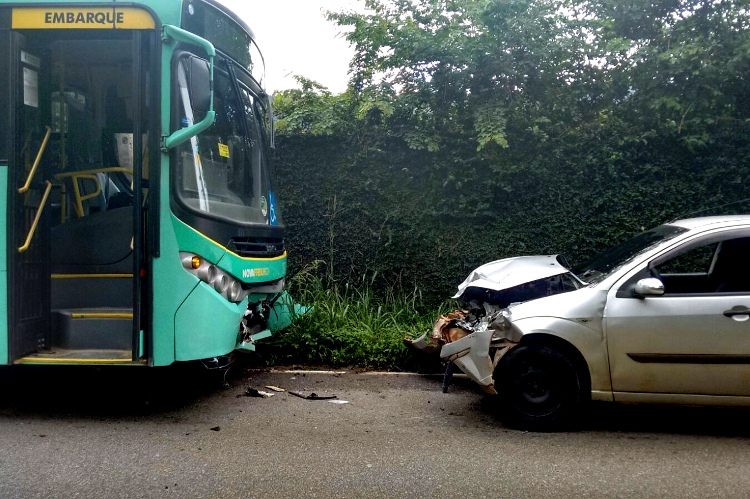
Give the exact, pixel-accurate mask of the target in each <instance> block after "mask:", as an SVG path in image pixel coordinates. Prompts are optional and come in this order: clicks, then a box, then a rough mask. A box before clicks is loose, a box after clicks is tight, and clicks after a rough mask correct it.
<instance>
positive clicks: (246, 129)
mask: <svg viewBox="0 0 750 499" xmlns="http://www.w3.org/2000/svg"><path fill="white" fill-rule="evenodd" d="M230 64H232V63H230V62H229V61H228V60H226V59H225V60H221V61H220V63H219V64H217V67H216V70H215V76H214V110H215V112H216V120H215V122H214V124H213V125H212V126H211V127H210V128H209V129H208V130H206V131H205V132H203V133H201V134H200V135H198V136H197V137H193V138H192V139H191V140H190V141H189V142H186V143H185V144H183V145H182V146H180V148H179V150H178V154H177V165H176V171H175V179H176V182H177V184H176V191H177V194H178V196H179V197H180V199H181V200H182V202H183V203H184V204H185V205H186V206H187V207H188V208H190V209H192V210H197V211H199V212H202V213H204V214H208V215H209V216H211V217H214V218H219V219H224V220H226V221H231V222H239V223H242V224H264V225H278V223H279V222H278V219H277V218H276V213H275V205H274V199H273V194H272V190H271V185H270V179H269V174H268V165H267V158H266V155H265V153H264V142H265V129H264V126H265V120H264V117H265V114H264V113H265V109H264V107H263V106H262V103H261V99H260V98H259V97H258V96H257V95H255V93H253V92H252V91H251V90H250V88H249V87H248V86H246V85H245V84H244V83H243V82H242V81H240V80H239V79H235V78H233V75H234V74H235V72H238V71H242V70H241V69H240V68H239V67H237V66H234V67H230ZM177 80H178V85H179V90H180V105H179V111H180V114H181V126H183V127H186V126H190V125H192V124H193V123H194V122H197V121H199V120H200V119H202V118H203V116H200V114H201V113H200V112H199V111H195V110H194V109H193V105H192V103H191V102H190V93H189V91H188V88H187V87H188V83H187V82H189V81H190V75H189V66H188V64H185V63H180V65H179V67H178V75H177Z"/></svg>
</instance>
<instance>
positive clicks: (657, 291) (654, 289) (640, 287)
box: [633, 277, 664, 296]
mask: <svg viewBox="0 0 750 499" xmlns="http://www.w3.org/2000/svg"><path fill="white" fill-rule="evenodd" d="M633 291H635V294H636V295H638V296H661V295H663V294H664V283H663V282H661V280H659V279H657V278H656V277H646V278H645V279H641V280H639V281H638V282H636V283H635V288H634V289H633Z"/></svg>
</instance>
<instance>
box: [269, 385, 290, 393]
mask: <svg viewBox="0 0 750 499" xmlns="http://www.w3.org/2000/svg"><path fill="white" fill-rule="evenodd" d="M266 388H268V389H269V390H273V391H275V392H285V391H286V390H284V389H283V388H281V387H278V386H273V385H266Z"/></svg>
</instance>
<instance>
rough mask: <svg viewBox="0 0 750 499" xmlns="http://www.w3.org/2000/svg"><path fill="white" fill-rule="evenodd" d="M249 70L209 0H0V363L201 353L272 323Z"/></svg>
mask: <svg viewBox="0 0 750 499" xmlns="http://www.w3.org/2000/svg"><path fill="white" fill-rule="evenodd" d="M263 79H264V62H263V58H262V55H261V53H260V51H259V50H258V47H257V45H256V41H255V38H254V35H253V33H252V31H251V30H250V29H249V28H248V27H247V25H246V24H245V23H244V22H243V21H242V20H241V19H240V18H239V17H238V16H236V15H235V14H233V13H232V12H230V11H228V10H227V9H226V8H225V7H223V6H222V5H220V4H218V3H216V2H214V1H213V0H136V1H132V2H129V1H116V2H115V1H109V2H104V1H101V2H96V1H93V2H92V1H76V0H72V1H71V0H66V1H59V0H46V1H43V2H31V1H13V0H0V120H2V121H1V124H0V225H2V226H1V227H0V364H103V365H109V364H113V365H115V364H116V365H151V366H163V365H169V364H172V363H174V362H177V361H192V360H206V359H209V360H210V362H211V363H212V364H211V365H218V364H221V363H222V360H223V359H226V358H228V356H229V355H230V354H231V353H232V352H234V351H237V350H254V348H255V346H254V345H255V342H256V341H257V340H259V339H262V338H265V337H267V336H270V335H271V334H272V333H271V331H275V330H278V329H280V328H282V327H284V326H285V325H286V324H288V322H289V320H290V310H292V309H293V305H291V304H290V300H289V299H288V295H286V293H285V292H284V291H283V290H284V283H285V276H286V267H287V253H286V250H285V246H284V226H283V223H282V221H281V217H280V214H279V211H278V206H277V200H276V198H275V195H274V184H273V176H272V171H271V168H270V164H269V161H270V156H269V150H270V149H271V148H272V146H273V124H272V115H271V109H270V99H269V97H268V95H267V94H266V93H265V91H264V87H263V85H264V82H263Z"/></svg>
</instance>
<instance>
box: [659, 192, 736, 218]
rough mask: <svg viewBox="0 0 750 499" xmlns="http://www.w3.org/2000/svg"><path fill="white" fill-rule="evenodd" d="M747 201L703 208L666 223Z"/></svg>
mask: <svg viewBox="0 0 750 499" xmlns="http://www.w3.org/2000/svg"><path fill="white" fill-rule="evenodd" d="M748 201H750V198H745V199H740V200H739V201H732V202H731V203H726V204H722V205H719V206H714V207H713V208H704V209H702V210H698V211H693V212H691V213H688V214H686V215H680V216H678V217H677V218H673V219H672V220H670V221H669V222H667V223H672V222H676V221H677V220H681V219H683V218H692V217H694V216H696V215H700V214H701V213H705V212H707V211H710V210H718V209H720V208H726V207H727V206H732V205H733V204H739V203H746V202H748Z"/></svg>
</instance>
